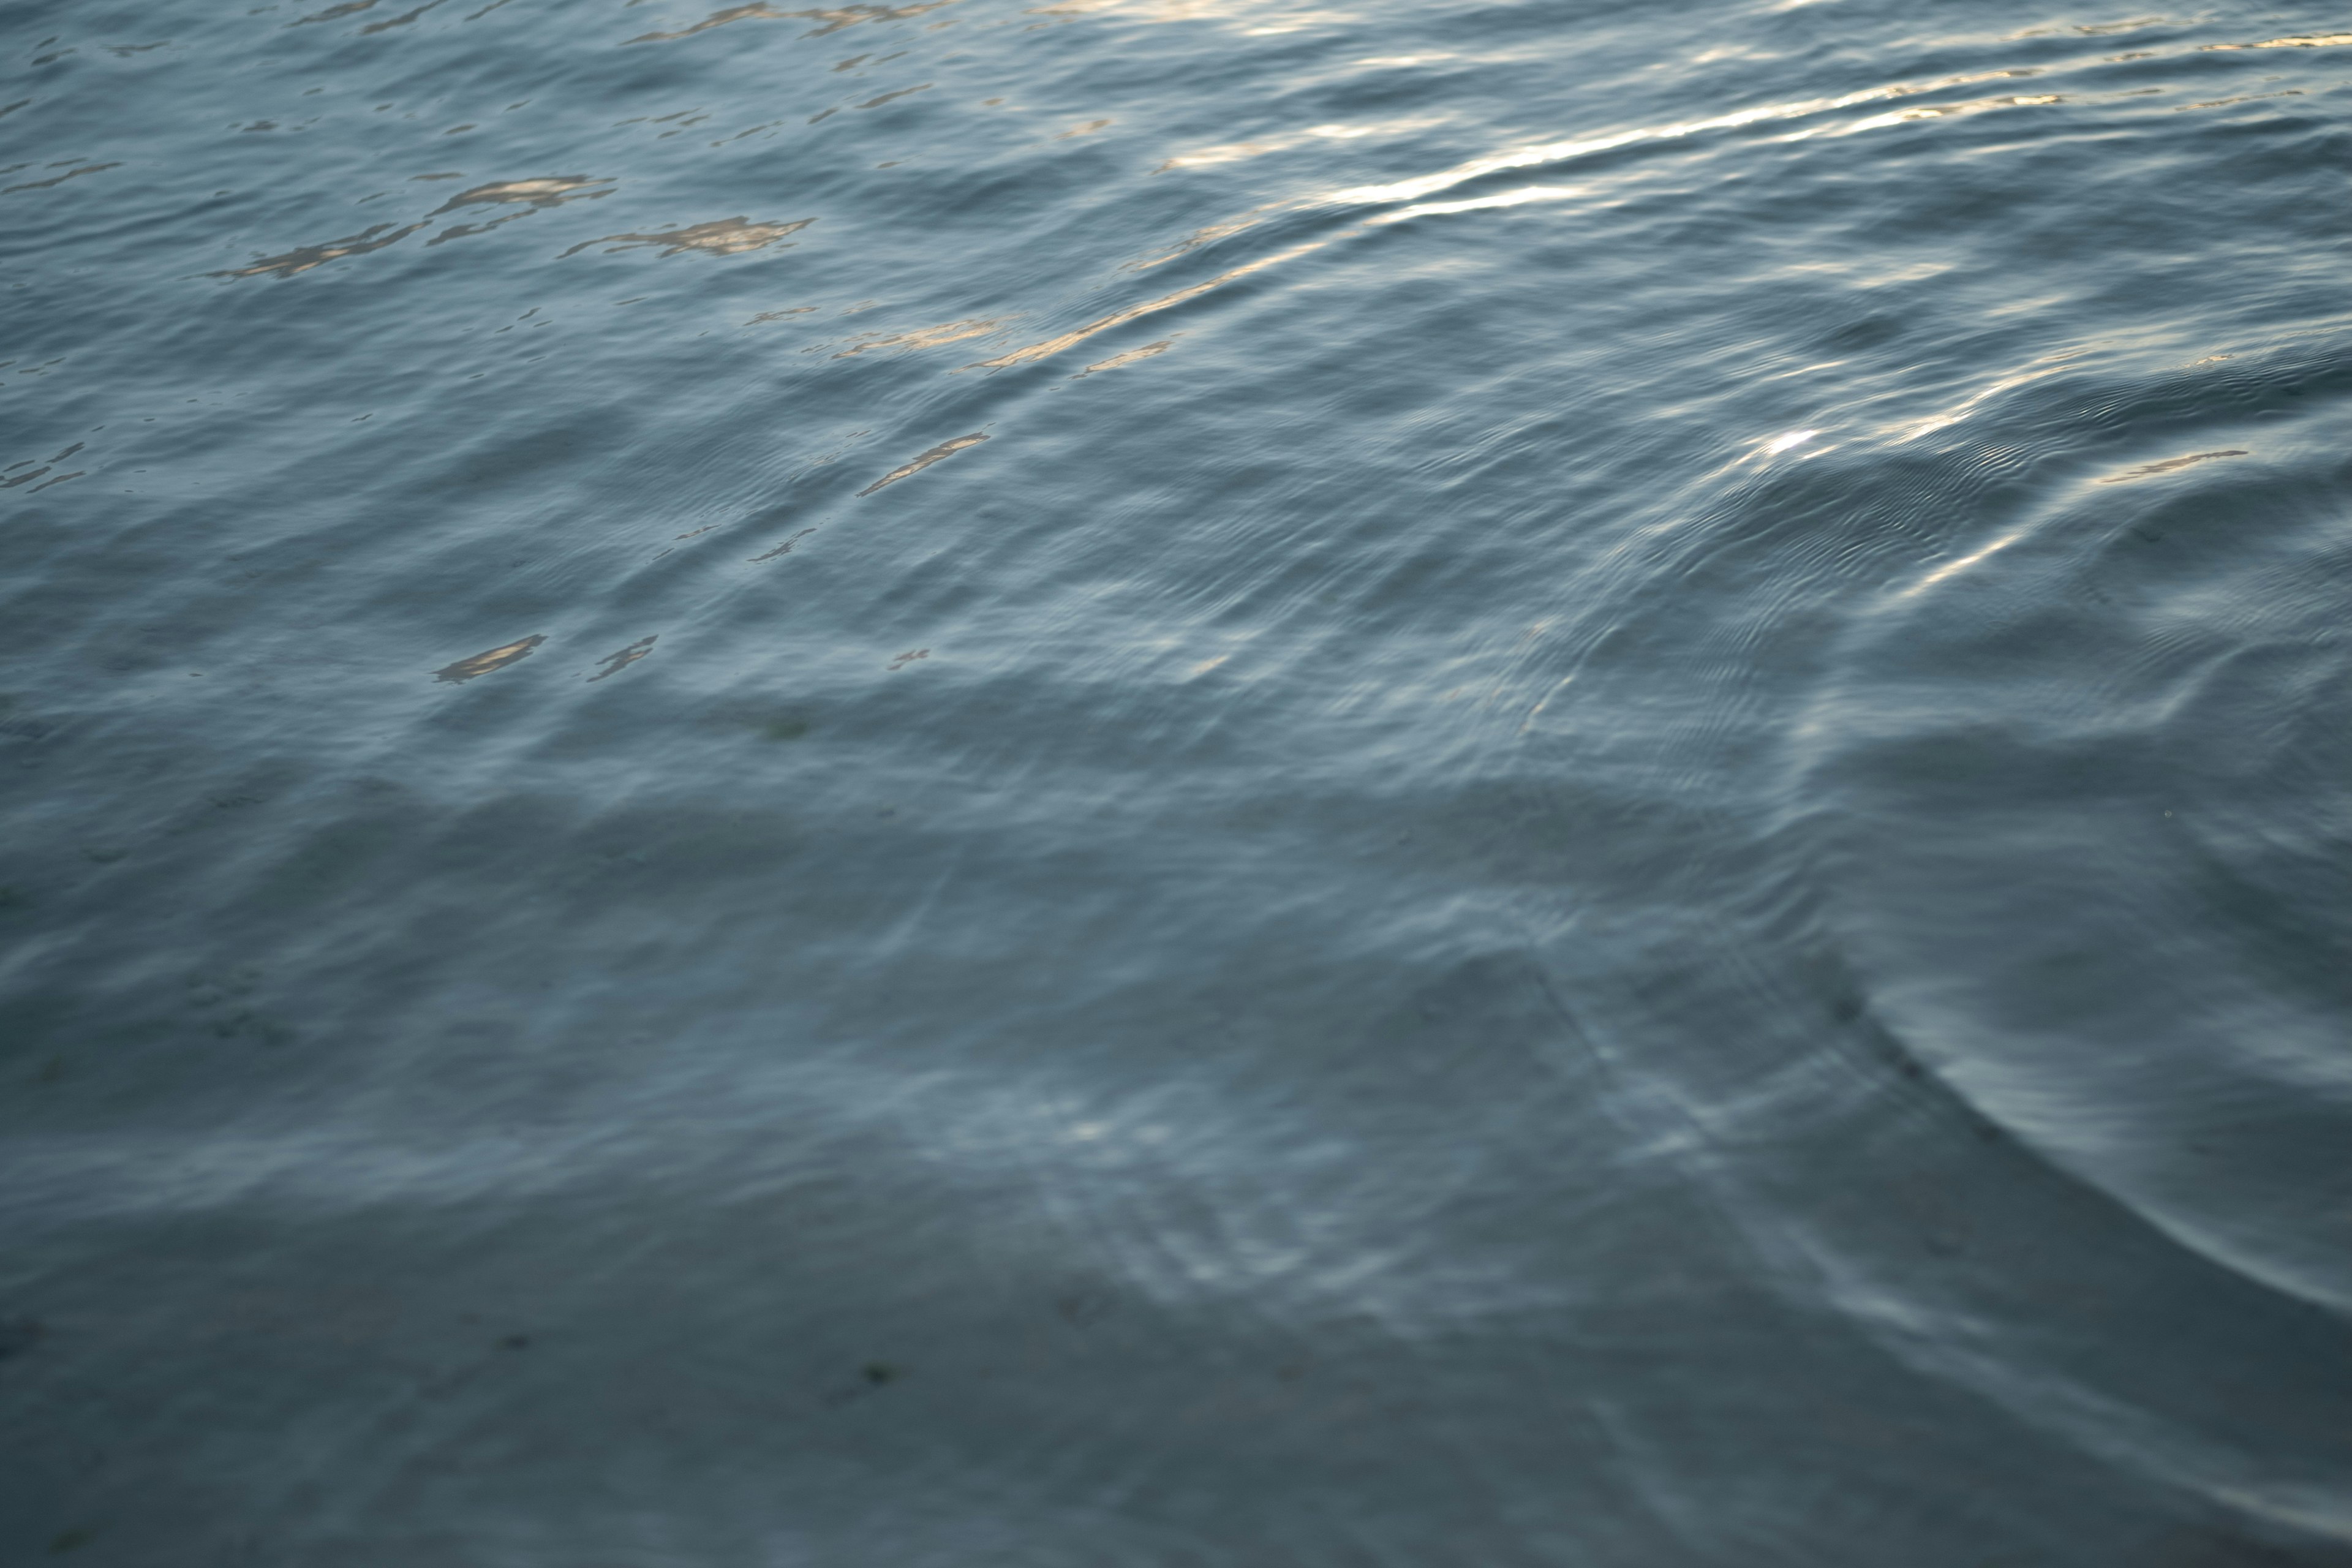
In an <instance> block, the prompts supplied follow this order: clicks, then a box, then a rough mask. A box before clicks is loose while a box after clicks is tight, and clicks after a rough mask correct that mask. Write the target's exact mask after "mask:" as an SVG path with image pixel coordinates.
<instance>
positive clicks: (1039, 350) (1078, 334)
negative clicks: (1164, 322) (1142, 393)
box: [968, 239, 1331, 370]
mask: <svg viewBox="0 0 2352 1568" xmlns="http://www.w3.org/2000/svg"><path fill="white" fill-rule="evenodd" d="M1330 243H1331V242H1330V241H1329V240H1328V239H1316V240H1309V241H1308V242H1307V243H1306V244H1305V245H1294V246H1292V247H1290V248H1289V249H1287V250H1281V251H1276V253H1275V254H1274V255H1272V256H1267V257H1262V258H1259V259H1258V260H1255V261H1252V262H1249V263H1247V264H1245V265H1244V266H1240V267H1236V268H1233V269H1232V270H1230V271H1226V272H1220V273H1218V274H1217V275H1216V276H1215V277H1214V278H1212V279H1209V280H1208V281H1207V282H1205V283H1195V284H1193V285H1192V287H1191V288H1189V289H1177V290H1176V291H1175V292H1174V293H1173V294H1162V295H1161V296H1160V298H1158V299H1157V300H1145V301H1144V302H1143V303H1142V304H1140V305H1129V307H1128V308H1127V309H1126V310H1114V311H1112V312H1111V313H1110V314H1109V315H1108V316H1104V317H1101V318H1099V319H1097V320H1096V321H1088V322H1087V324H1086V325H1085V326H1083V327H1078V328H1076V329H1074V330H1072V331H1066V332H1064V333H1063V334H1062V335H1061V336H1059V337H1055V338H1047V339H1046V340H1045V342H1036V343H1031V344H1030V345H1029V346H1028V347H1027V348H1022V349H1014V350H1013V352H1012V353H1008V354H999V355H997V357H996V358H994V359H991V360H982V361H981V362H980V363H978V364H975V365H971V366H969V367H968V368H970V369H972V370H1003V369H1006V368H1008V367H1009V366H1012V365H1016V364H1028V363H1032V362H1034V361H1036V360H1041V359H1050V358H1052V357H1053V356H1054V355H1055V354H1057V353H1061V352H1062V351H1063V350H1064V349H1066V348H1071V347H1074V346H1076V344H1079V343H1082V342H1086V341H1087V339H1088V338H1090V337H1093V336H1094V335H1095V334H1096V333H1097V332H1107V331H1110V330H1111V329H1112V328H1113V327H1118V326H1124V325H1126V324H1127V323H1128V322H1129V321H1134V320H1136V319H1137V318H1138V317H1141V316H1149V315H1150V314H1151V313H1152V312H1154V311H1156V310H1167V309H1168V308H1169V307H1170V306H1171V305H1181V304H1182V303H1183V302H1184V301H1185V300H1196V299H1198V298H1200V297H1201V296H1202V295H1203V294H1205V293H1207V292H1208V291H1209V290H1210V289H1222V288H1223V287H1224V286H1225V285H1226V284H1228V283H1230V282H1232V281H1233V280H1234V279H1236V278H1246V277H1248V276H1249V275H1250V274H1251V273H1253V272H1263V271H1265V269H1266V268H1269V267H1277V266H1280V265H1281V264H1282V263H1283V262H1286V261H1289V260H1292V259H1294V258H1297V257H1301V256H1304V255H1306V254H1307V252H1308V251H1310V250H1320V249H1322V248H1323V247H1325V246H1327V245H1328V244H1330Z"/></svg>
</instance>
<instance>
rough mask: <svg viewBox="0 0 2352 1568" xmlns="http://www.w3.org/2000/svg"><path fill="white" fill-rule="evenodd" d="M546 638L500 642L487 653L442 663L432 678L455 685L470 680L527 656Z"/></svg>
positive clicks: (535, 637)
mask: <svg viewBox="0 0 2352 1568" xmlns="http://www.w3.org/2000/svg"><path fill="white" fill-rule="evenodd" d="M546 640H547V638H546V637H544V636H534V637H522V638H520V639H518V640H517V641H514V642H510V643H504V644H501V645H500V646H499V647H494V648H492V649H490V650H489V651H488V653H478V654H476V655H474V657H473V658H461V659H459V660H458V661H457V663H455V664H451V665H444V666H443V667H442V668H439V669H436V670H435V671H434V672H433V679H436V680H446V681H448V682H449V683H450V684H452V685H456V684H457V683H459V682H463V681H467V680H471V679H474V678H475V677H476V676H478V675H488V674H489V673H490V672H491V671H492V670H494V669H504V668H506V667H507V666H509V665H510V664H514V663H517V662H519V661H520V660H522V659H526V658H530V653H531V649H533V648H535V647H538V646H539V645H540V644H541V643H543V642H545V641H546Z"/></svg>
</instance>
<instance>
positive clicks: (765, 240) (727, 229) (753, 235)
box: [563, 217, 816, 257]
mask: <svg viewBox="0 0 2352 1568" xmlns="http://www.w3.org/2000/svg"><path fill="white" fill-rule="evenodd" d="M815 221H816V219H814V218H813V217H804V218H802V219H800V220H798V221H797V222H794V223H751V222H750V221H748V220H747V219H744V218H741V217H729V218H719V219H718V220H716V221H714V222H711V223H698V224H694V225H692V226H688V227H686V228H665V229H656V230H655V231H654V232H653V233H651V234H607V235H603V236H600V237H597V238H595V239H583V240H582V241H581V242H580V243H579V244H577V245H575V246H573V247H572V248H571V249H570V250H567V251H565V252H564V253H563V254H564V255H566V256H576V255H578V254H579V253H580V252H582V251H583V250H585V249H587V248H588V247H590V246H592V245H602V246H607V247H610V248H609V249H607V250H606V251H605V252H604V254H605V255H607V256H610V255H612V254H613V253H614V251H620V250H634V249H635V248H637V247H639V246H646V245H651V246H659V247H663V248H662V252H661V254H662V255H663V256H666V257H667V256H679V255H683V254H684V253H685V252H687V251H689V250H699V251H701V252H703V253H704V254H706V255H709V256H740V255H742V254H743V253H744V252H745V251H750V250H764V249H766V248H767V247H769V246H772V245H773V244H775V243H776V241H778V240H780V239H782V238H783V237H784V236H786V235H788V234H795V233H797V232H799V231H800V230H802V229H804V228H806V227H808V226H809V225H811V224H813V223H814V222H815ZM788 248H789V247H788Z"/></svg>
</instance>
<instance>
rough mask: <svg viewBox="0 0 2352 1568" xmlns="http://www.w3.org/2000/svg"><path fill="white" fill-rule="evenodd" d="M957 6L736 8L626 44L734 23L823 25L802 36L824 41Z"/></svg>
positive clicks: (950, 1) (931, 1) (944, 0)
mask: <svg viewBox="0 0 2352 1568" xmlns="http://www.w3.org/2000/svg"><path fill="white" fill-rule="evenodd" d="M954 4H955V0H927V3H926V4H923V5H834V6H828V7H824V8H823V9H818V10H812V11H782V10H778V9H777V8H776V7H775V6H773V5H764V4H761V5H733V6H730V7H729V8H728V9H726V10H724V11H713V12H712V13H711V14H710V15H709V16H705V17H704V18H703V19H702V20H701V21H699V22H697V23H695V24H694V25H693V26H688V27H680V28H679V29H678V30H677V31H676V32H674V33H640V34H639V35H638V36H637V37H634V38H629V39H626V40H625V42H627V43H632V44H655V43H664V42H667V41H668V40H670V39H672V38H690V37H694V35H695V34H697V33H707V32H709V30H710V29H711V28H713V27H723V26H727V25H728V24H729V23H730V22H822V23H823V24H824V26H820V27H817V28H814V29H813V30H812V31H810V32H807V33H803V35H801V36H802V37H808V38H821V37H824V36H825V35H826V34H828V33H838V32H840V31H841V30H842V29H843V28H844V27H855V26H857V25H858V24H859V23H861V22H900V21H904V20H906V19H907V18H908V17H909V16H922V15H924V14H925V13H926V12H930V11H938V10H941V9H943V8H945V7H946V6H949V5H954Z"/></svg>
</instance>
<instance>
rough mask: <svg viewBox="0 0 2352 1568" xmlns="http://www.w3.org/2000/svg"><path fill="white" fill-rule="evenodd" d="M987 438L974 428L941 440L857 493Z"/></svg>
mask: <svg viewBox="0 0 2352 1568" xmlns="http://www.w3.org/2000/svg"><path fill="white" fill-rule="evenodd" d="M987 439H988V437H986V436H984V435H982V434H981V433H980V432H979V431H977V430H975V431H973V432H972V433H971V435H969V436H959V437H956V438H955V439H954V440H952V441H942V442H940V444H939V445H938V446H936V447H932V448H931V449H930V450H929V451H928V452H925V453H923V454H922V455H921V456H920V457H919V458H914V459H913V460H912V461H910V462H905V463H901V464H899V465H898V467H897V468H893V469H891V470H890V471H889V472H888V473H887V474H885V475H883V476H882V477H881V478H880V479H877V480H875V481H874V482H873V483H872V484H870V485H868V486H866V488H865V489H862V490H859V491H858V492H857V493H858V494H859V495H860V496H870V495H872V494H873V493H874V492H875V491H876V490H878V489H881V488H882V487H883V486H885V485H895V484H897V483H898V481H899V480H900V479H906V478H908V476H910V475H914V474H919V473H921V472H922V471H923V470H924V469H925V468H929V467H930V466H931V465H932V464H933V463H936V462H940V461H941V460H943V459H945V458H952V457H954V456H955V455H956V454H957V453H958V452H961V451H962V450H963V449H964V448H965V447H977V446H979V445H980V444H981V443H982V441H985V440H987ZM761 559H763V560H764V559H765V557H761Z"/></svg>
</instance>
